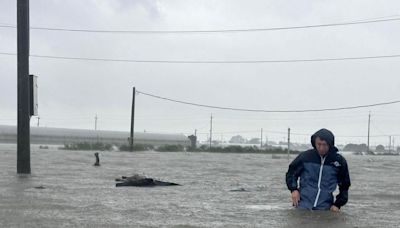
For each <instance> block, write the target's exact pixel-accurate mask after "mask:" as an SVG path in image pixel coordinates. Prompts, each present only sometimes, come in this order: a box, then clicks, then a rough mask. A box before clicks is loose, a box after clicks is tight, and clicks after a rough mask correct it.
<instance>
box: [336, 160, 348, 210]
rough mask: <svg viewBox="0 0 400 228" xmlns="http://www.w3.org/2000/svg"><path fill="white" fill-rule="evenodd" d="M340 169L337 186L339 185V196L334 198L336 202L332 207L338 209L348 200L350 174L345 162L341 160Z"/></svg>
mask: <svg viewBox="0 0 400 228" xmlns="http://www.w3.org/2000/svg"><path fill="white" fill-rule="evenodd" d="M341 163H342V164H341V168H340V170H339V173H338V175H339V176H338V185H339V194H338V195H337V196H336V201H335V203H334V204H333V205H335V206H336V207H338V208H340V207H341V206H343V205H345V204H346V203H347V201H348V199H349V193H348V191H349V188H350V185H351V183H350V174H349V169H348V166H347V162H346V160H345V159H344V158H343V160H342V162H341Z"/></svg>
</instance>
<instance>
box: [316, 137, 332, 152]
mask: <svg viewBox="0 0 400 228" xmlns="http://www.w3.org/2000/svg"><path fill="white" fill-rule="evenodd" d="M315 147H316V148H317V151H318V153H319V154H320V155H326V154H327V153H328V152H329V145H328V143H327V142H326V141H324V140H321V139H320V138H319V137H317V138H316V139H315Z"/></svg>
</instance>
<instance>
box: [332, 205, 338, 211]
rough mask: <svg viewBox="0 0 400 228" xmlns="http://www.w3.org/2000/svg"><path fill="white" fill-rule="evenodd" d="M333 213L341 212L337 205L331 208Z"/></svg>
mask: <svg viewBox="0 0 400 228" xmlns="http://www.w3.org/2000/svg"><path fill="white" fill-rule="evenodd" d="M331 211H332V212H340V209H339V208H338V207H336V206H335V205H332V206H331Z"/></svg>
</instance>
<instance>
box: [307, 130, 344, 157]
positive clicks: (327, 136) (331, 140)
mask: <svg viewBox="0 0 400 228" xmlns="http://www.w3.org/2000/svg"><path fill="white" fill-rule="evenodd" d="M317 137H318V138H320V139H321V140H323V141H325V142H327V143H328V145H329V151H330V152H331V151H333V152H337V151H338V149H337V148H336V147H335V136H334V135H333V133H332V132H331V131H329V130H328V129H325V128H322V129H321V130H319V131H317V132H315V133H314V134H313V135H312V136H311V145H312V146H313V147H314V149H316V147H315V139H316V138H317Z"/></svg>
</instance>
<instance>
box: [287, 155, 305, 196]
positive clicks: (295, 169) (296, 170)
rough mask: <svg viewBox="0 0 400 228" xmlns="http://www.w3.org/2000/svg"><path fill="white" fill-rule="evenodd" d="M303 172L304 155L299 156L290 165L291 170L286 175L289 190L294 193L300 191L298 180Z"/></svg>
mask: <svg viewBox="0 0 400 228" xmlns="http://www.w3.org/2000/svg"><path fill="white" fill-rule="evenodd" d="M302 171H303V161H302V154H299V155H298V156H297V157H296V159H294V160H293V161H292V163H290V165H289V170H288V171H287V173H286V185H287V187H288V189H289V190H290V191H291V192H293V191H295V190H298V188H299V186H298V185H297V180H298V179H299V177H300V175H301V172H302Z"/></svg>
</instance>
